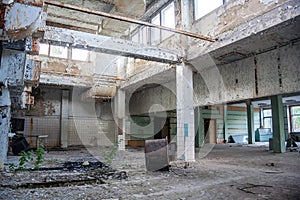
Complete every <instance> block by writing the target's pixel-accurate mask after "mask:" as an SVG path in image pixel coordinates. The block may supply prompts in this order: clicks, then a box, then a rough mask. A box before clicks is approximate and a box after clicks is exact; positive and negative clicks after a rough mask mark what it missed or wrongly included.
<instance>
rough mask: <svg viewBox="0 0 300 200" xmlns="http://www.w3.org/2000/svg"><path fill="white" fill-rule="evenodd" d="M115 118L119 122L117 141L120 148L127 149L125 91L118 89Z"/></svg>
mask: <svg viewBox="0 0 300 200" xmlns="http://www.w3.org/2000/svg"><path fill="white" fill-rule="evenodd" d="M114 100H115V119H116V123H117V142H118V150H125V132H126V131H125V130H126V115H125V91H124V90H121V89H118V91H117V93H116V96H115V99H114Z"/></svg>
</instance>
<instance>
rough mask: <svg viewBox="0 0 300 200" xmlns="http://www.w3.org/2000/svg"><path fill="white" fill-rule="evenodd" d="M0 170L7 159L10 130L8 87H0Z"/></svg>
mask: <svg viewBox="0 0 300 200" xmlns="http://www.w3.org/2000/svg"><path fill="white" fill-rule="evenodd" d="M0 89H1V93H0V171H1V170H3V169H4V163H5V162H6V159H7V150H8V133H9V131H10V104H11V102H10V94H9V91H8V89H6V88H5V89H4V88H0Z"/></svg>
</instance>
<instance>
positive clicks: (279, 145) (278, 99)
mask: <svg viewBox="0 0 300 200" xmlns="http://www.w3.org/2000/svg"><path fill="white" fill-rule="evenodd" d="M271 105H272V125H273V151H274V152H275V153H283V152H285V135H284V115H283V104H282V96H281V95H277V96H273V97H271Z"/></svg>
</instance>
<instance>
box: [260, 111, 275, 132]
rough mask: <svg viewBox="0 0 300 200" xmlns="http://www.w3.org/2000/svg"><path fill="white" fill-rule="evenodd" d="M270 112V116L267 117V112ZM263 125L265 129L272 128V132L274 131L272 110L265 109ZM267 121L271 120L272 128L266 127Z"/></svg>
mask: <svg viewBox="0 0 300 200" xmlns="http://www.w3.org/2000/svg"><path fill="white" fill-rule="evenodd" d="M266 110H268V111H270V115H267V116H265V111H266ZM262 113H263V125H264V128H271V131H273V120H272V109H271V108H263V112H262ZM266 120H270V127H266Z"/></svg>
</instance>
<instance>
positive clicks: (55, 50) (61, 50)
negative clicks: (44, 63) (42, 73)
mask: <svg viewBox="0 0 300 200" xmlns="http://www.w3.org/2000/svg"><path fill="white" fill-rule="evenodd" d="M50 56H53V57H59V58H68V48H67V47H62V46H55V45H50Z"/></svg>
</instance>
